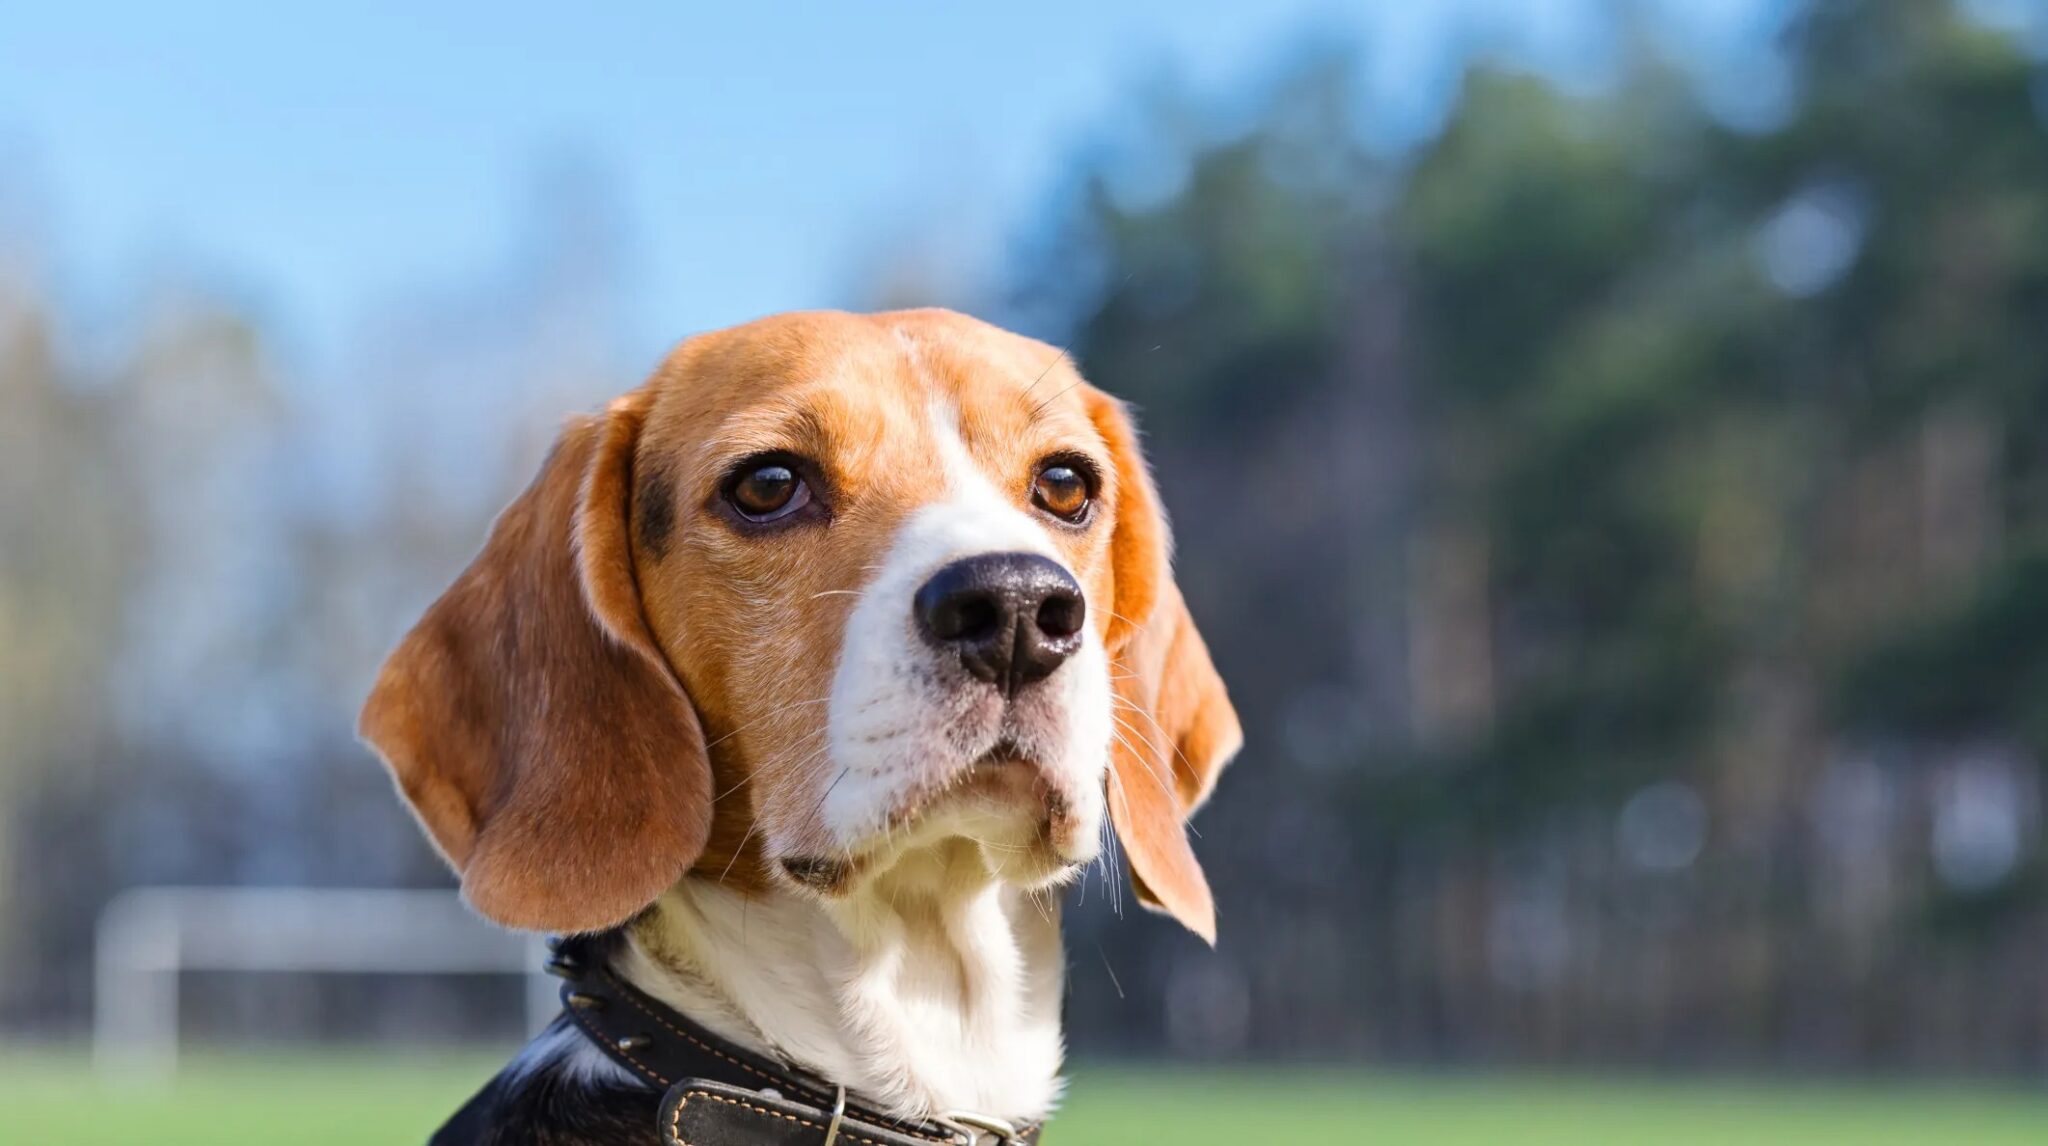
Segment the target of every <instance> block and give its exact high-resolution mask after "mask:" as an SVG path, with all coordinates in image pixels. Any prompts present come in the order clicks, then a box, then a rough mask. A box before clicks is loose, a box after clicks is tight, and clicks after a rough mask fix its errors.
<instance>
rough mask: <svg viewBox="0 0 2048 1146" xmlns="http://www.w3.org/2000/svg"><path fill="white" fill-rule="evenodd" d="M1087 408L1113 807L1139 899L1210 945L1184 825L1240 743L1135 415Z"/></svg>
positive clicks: (1101, 400)
mask: <svg viewBox="0 0 2048 1146" xmlns="http://www.w3.org/2000/svg"><path fill="white" fill-rule="evenodd" d="M1086 396H1087V402H1088V409H1089V415H1090V416H1091V417H1092V418H1093V419H1094V421H1095V425H1096V430H1097V432H1099V433H1100V434H1101V435H1102V437H1103V440H1104V441H1105V442H1106V443H1107V444H1108V446H1109V449H1110V454H1111V456H1112V457H1113V459H1114V461H1115V465H1116V521H1115V531H1114V533H1113V534H1112V535H1111V540H1110V571H1111V577H1112V581H1113V587H1114V592H1113V598H1114V601H1115V606H1114V615H1113V616H1112V617H1111V618H1110V623H1109V628H1108V632H1107V636H1106V638H1105V639H1106V641H1107V643H1108V646H1109V653H1110V658H1111V666H1112V667H1111V674H1112V677H1113V678H1114V680H1115V686H1114V687H1115V692H1116V698H1117V700H1116V708H1117V735H1116V739H1115V741H1114V742H1113V743H1112V744H1111V747H1110V780H1109V815H1110V821H1111V822H1112V823H1113V824H1114V825H1115V826H1116V833H1117V838H1118V839H1119V840H1121V841H1122V842H1123V845H1124V854H1125V856H1126V858H1127V859H1128V860H1129V862H1130V866H1131V886H1132V888H1133V889H1134V890H1135V891H1136V892H1137V895H1138V901H1139V902H1140V903H1143V904H1145V905H1146V906H1148V907H1151V908H1154V909H1155V910H1159V911H1164V912H1166V913H1167V914H1169V915H1171V916H1173V917H1174V918H1175V919H1178V920H1179V921H1180V922H1181V924H1182V925H1183V926H1185V927H1186V928H1187V929H1188V930H1190V931H1193V932H1194V933H1195V934H1197V935H1200V936H1201V937H1202V938H1203V939H1206V940H1208V941H1209V942H1210V943H1214V942H1216V903H1215V900H1214V898H1213V897H1212V896H1211V895H1210V893H1209V881H1208V880H1207V879H1206V878H1205V877H1204V876H1203V875H1202V868H1201V865H1200V864H1199V863H1197V862H1196V860H1195V853H1194V849H1193V848H1192V847H1190V846H1189V844H1188V837H1187V830H1186V827H1185V825H1186V821H1187V818H1188V817H1189V816H1191V815H1193V814H1194V812H1195V810H1196V809H1197V808H1199V807H1201V805H1202V802H1203V801H1204V800H1206V799H1208V797H1209V792H1210V790H1211V789H1212V788H1214V787H1215V785H1216V777H1217V776H1218V775H1219V774H1221V773H1222V771H1223V767H1224V765H1225V764H1228V763H1229V762H1230V758H1231V757H1232V756H1234V755H1236V754H1237V750H1238V748H1239V746H1240V745H1242V744H1243V742H1244V734H1243V732H1242V730H1241V729H1240V728H1239V726H1238V722H1237V711H1236V710H1235V709H1233V708H1232V707H1231V706H1230V697H1229V695H1228V694H1227V693H1226V692H1225V691H1224V687H1223V678H1222V677H1220V676H1218V675H1217V673H1216V666H1215V665H1214V664H1213V663H1212V662H1211V661H1210V659H1209V648H1208V646H1207V645H1205V644H1203V643H1202V635H1201V634H1200V633H1198V632H1196V631H1195V623H1194V619H1193V618H1192V617H1190V616H1189V615H1188V609H1187V604H1186V603H1185V602H1184V601H1183V600H1182V599H1181V595H1180V589H1179V588H1178V587H1177V586H1176V585H1174V583H1173V574H1172V570H1171V568H1170V550H1171V539H1170V536H1169V533H1168V530H1167V524H1166V515H1165V512H1164V511H1163V510H1162V509H1161V507H1160V504H1159V495H1158V493H1157V491H1156V490H1155V489H1154V488H1153V485H1152V477H1151V474H1150V473H1149V472H1148V471H1147V470H1146V468H1145V459H1144V455H1143V454H1142V453H1141V452H1140V451H1139V449H1138V440H1137V432H1136V430H1135V429H1134V428H1133V426H1132V424H1131V419H1130V415H1129V414H1128V412H1126V411H1125V409H1124V407H1123V404H1122V403H1121V402H1118V401H1117V400H1116V399H1114V398H1111V397H1109V396H1108V395H1106V394H1102V393H1100V392H1099V391H1095V390H1094V389H1092V388H1090V389H1088V390H1087V391H1086Z"/></svg>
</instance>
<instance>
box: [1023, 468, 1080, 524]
mask: <svg viewBox="0 0 2048 1146" xmlns="http://www.w3.org/2000/svg"><path fill="white" fill-rule="evenodd" d="M1089 498H1090V493H1089V489H1088V478H1087V477H1086V476H1085V475H1084V474H1082V473H1081V471H1080V470H1078V469H1076V468H1075V467H1073V466H1070V465H1065V464H1063V463H1059V462H1054V463H1053V464H1052V465H1049V466H1046V467H1045V468H1044V469H1042V470H1039V471H1038V477H1037V478H1036V479H1034V480H1033V481H1032V483H1031V500H1032V501H1033V502H1034V503H1035V504H1037V506H1038V508H1040V509H1042V510H1044V511H1046V512H1047V513H1050V514H1052V515H1053V516H1054V517H1057V518H1061V519H1063V520H1066V521H1072V522H1079V521H1081V520H1082V519H1083V518H1085V517H1087V516H1088V505H1089Z"/></svg>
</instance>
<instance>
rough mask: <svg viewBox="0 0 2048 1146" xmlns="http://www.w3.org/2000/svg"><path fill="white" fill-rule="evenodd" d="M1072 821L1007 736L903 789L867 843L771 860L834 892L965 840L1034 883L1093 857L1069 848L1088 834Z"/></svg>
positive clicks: (1066, 802)
mask: <svg viewBox="0 0 2048 1146" xmlns="http://www.w3.org/2000/svg"><path fill="white" fill-rule="evenodd" d="M1076 820H1077V818H1076V816H1075V815H1074V811H1073V804H1072V801H1071V800H1070V799H1069V797H1068V794H1067V793H1066V792H1065V791H1063V790H1062V788H1061V787H1060V786H1059V785H1058V784H1057V783H1055V782H1054V780H1053V779H1052V776H1051V772H1050V770H1049V769H1047V768H1046V767H1045V766H1044V764H1043V763H1042V762H1041V761H1039V760H1038V759H1036V758H1035V757H1034V756H1032V754H1031V753H1030V752H1029V751H1027V750H1026V749H1025V748H1024V747H1023V746H1022V745H1020V744H1019V743H1018V742H1017V741H1016V740H1014V739H1011V738H1009V737H1007V736H1006V737H1004V738H1003V739H1001V740H998V741H997V742H996V743H995V744H994V745H992V746H991V747H989V748H988V749H987V750H986V751H984V752H982V753H981V754H980V755H979V756H976V757H974V759H973V760H972V761H970V762H969V763H968V764H967V765H965V766H964V767H961V768H958V769H956V770H955V771H954V772H953V773H952V774H951V775H950V776H948V777H946V778H945V779H944V780H942V781H937V782H934V783H931V784H927V785H925V786H922V787H920V788H916V789H913V790H911V791H909V792H906V793H904V794H903V796H902V797H901V798H900V799H899V800H898V801H897V803H896V806H895V807H894V808H893V809H892V810H891V811H890V813H889V815H888V817H887V819H886V820H885V822H884V824H883V827H882V829H881V830H880V831H879V832H877V833H876V834H875V835H874V836H873V837H872V838H871V839H870V840H868V841H867V842H865V843H863V844H858V845H855V846H854V847H852V848H850V849H848V850H847V851H846V852H844V853H841V854H838V855H814V854H797V855H788V856H783V857H780V858H779V859H778V861H777V862H778V863H779V865H780V866H781V868H782V871H783V873H784V874H785V875H787V876H788V877H789V878H790V879H791V880H793V881H794V882H796V883H797V884H800V885H801V886H803V887H805V888H808V889H810V890H812V891H815V892H818V893H820V894H823V895H841V894H844V893H846V892H847V891H849V890H851V888H852V887H853V886H854V885H855V884H856V883H858V882H860V880H861V879H862V878H863V877H864V876H867V875H871V874H877V873H879V872H880V871H881V870H884V869H886V868H888V867H890V866H892V865H893V864H895V863H896V862H897V861H898V860H900V859H901V858H902V857H903V856H905V855H907V854H909V853H911V852H914V851H917V850H919V849H928V848H931V847H934V846H938V845H942V844H945V843H946V842H948V841H956V842H957V841H966V842H969V843H972V844H975V845H979V847H980V848H981V850H982V853H983V855H984V857H985V858H987V859H988V860H989V862H990V863H991V866H992V867H995V868H998V869H1000V870H1001V871H1004V872H1014V873H1016V874H1018V875H1019V876H1020V879H1021V881H1022V882H1027V883H1034V884H1035V883H1042V882H1046V881H1048V880H1050V879H1053V878H1055V877H1057V876H1059V875H1061V874H1063V873H1065V872H1066V871H1067V870H1068V869H1070V868H1077V867H1078V866H1079V865H1080V864H1082V863H1084V862H1085V861H1086V860H1088V859H1091V858H1093V857H1092V855H1085V856H1084V855H1079V854H1076V853H1077V852H1079V851H1080V850H1082V848H1083V845H1084V844H1086V843H1089V842H1092V841H1093V839H1094V836H1093V834H1092V832H1090V833H1082V832H1080V831H1078V830H1077V825H1076ZM1082 834H1086V835H1087V839H1086V840H1085V841H1084V840H1081V839H1079V838H1078V837H1079V836H1081V835H1082Z"/></svg>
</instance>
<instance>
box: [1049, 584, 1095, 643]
mask: <svg viewBox="0 0 2048 1146" xmlns="http://www.w3.org/2000/svg"><path fill="white" fill-rule="evenodd" d="M1087 619H1088V607H1087V605H1085V604H1083V603H1082V601H1081V598H1080V597H1078V596H1076V595H1074V594H1072V593H1053V594H1051V595H1049V596H1047V597H1046V599H1045V600H1044V601H1043V602H1042V603H1040V605H1039V606H1038V631H1039V632H1041V633H1044V634H1045V635H1046V636H1048V637H1052V638H1054V639H1058V638H1061V637H1071V636H1073V635H1074V634H1075V633H1078V632H1080V631H1081V625H1082V623H1083V622H1084V621H1086V620H1087Z"/></svg>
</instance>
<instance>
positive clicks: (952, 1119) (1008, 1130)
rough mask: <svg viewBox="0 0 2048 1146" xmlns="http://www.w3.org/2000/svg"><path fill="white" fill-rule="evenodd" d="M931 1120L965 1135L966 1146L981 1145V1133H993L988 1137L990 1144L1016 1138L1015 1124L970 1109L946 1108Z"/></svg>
mask: <svg viewBox="0 0 2048 1146" xmlns="http://www.w3.org/2000/svg"><path fill="white" fill-rule="evenodd" d="M932 1121H934V1122H936V1123H938V1124H939V1125H941V1126H944V1127H946V1128H947V1129H949V1130H957V1131H959V1132H960V1133H962V1134H965V1135H967V1146H982V1135H984V1134H993V1135H994V1136H995V1137H993V1138H990V1139H988V1142H989V1143H990V1146H1003V1144H1004V1143H1006V1142H1013V1141H1015V1140H1016V1138H1017V1128H1016V1127H1015V1126H1012V1125H1011V1124H1009V1123H1008V1122H1005V1121H1003V1120H1002V1119H1000V1118H990V1117H989V1116H988V1115H986V1114H976V1113H975V1112H973V1111H972V1110H948V1111H946V1112H945V1113H944V1114H941V1115H939V1116H937V1117H936V1118H933V1119H932Z"/></svg>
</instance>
